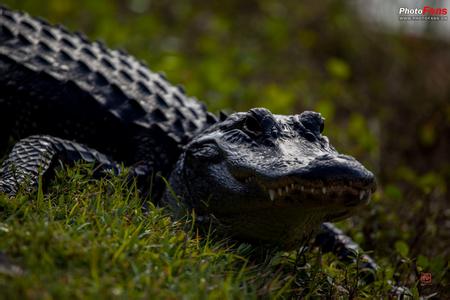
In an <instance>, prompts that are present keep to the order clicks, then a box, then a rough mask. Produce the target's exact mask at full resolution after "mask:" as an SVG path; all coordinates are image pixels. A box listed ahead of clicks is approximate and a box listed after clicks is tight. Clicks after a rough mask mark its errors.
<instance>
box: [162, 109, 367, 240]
mask: <svg viewBox="0 0 450 300" xmlns="http://www.w3.org/2000/svg"><path fill="white" fill-rule="evenodd" d="M323 129H324V119H323V118H322V117H321V115H320V114H319V113H316V112H311V111H305V112H303V113H302V114H300V115H291V116H284V115H273V114H272V113H271V112H270V111H268V110H267V109H263V108H255V109H251V110H250V111H248V112H246V113H235V114H232V115H230V116H229V117H228V118H226V119H225V120H224V121H222V122H219V123H217V124H215V125H213V126H211V127H210V128H208V129H206V130H205V131H204V132H202V133H201V134H200V135H199V136H197V137H196V138H195V139H194V140H192V141H191V142H190V143H189V144H188V145H187V146H186V149H185V151H184V153H183V154H182V155H181V157H180V159H179V161H178V162H177V166H176V169H175V170H174V171H173V173H172V174H171V177H170V187H171V188H169V189H167V191H166V193H165V196H164V198H163V201H164V202H165V203H166V204H167V205H169V207H172V208H173V209H175V210H176V211H181V210H183V208H188V209H192V210H195V213H196V215H197V216H200V217H201V218H202V217H203V218H205V217H213V218H214V220H217V221H218V223H219V224H222V225H223V228H226V229H227V231H229V232H230V233H231V234H232V235H233V236H235V237H237V238H239V239H242V240H246V241H262V242H265V243H273V244H278V245H281V246H283V247H292V246H294V245H295V244H296V243H297V242H299V241H300V240H304V239H305V238H308V237H309V236H310V235H311V234H312V232H313V231H314V230H315V229H316V228H318V227H319V225H320V224H321V223H323V222H326V221H337V220H341V219H344V218H346V217H348V216H350V215H352V214H354V213H355V211H356V210H357V209H358V208H360V207H362V206H364V205H365V204H367V203H368V201H369V199H370V196H371V193H373V192H374V190H375V180H374V176H373V174H372V173H371V172H369V171H368V170H367V169H365V168H364V167H363V166H362V165H361V164H360V163H359V162H358V161H356V160H355V159H354V158H352V157H350V156H347V155H342V154H339V153H338V152H337V151H336V150H335V149H334V148H333V146H331V145H330V144H329V141H328V138H327V137H325V136H323V135H322V134H321V133H322V131H323Z"/></svg>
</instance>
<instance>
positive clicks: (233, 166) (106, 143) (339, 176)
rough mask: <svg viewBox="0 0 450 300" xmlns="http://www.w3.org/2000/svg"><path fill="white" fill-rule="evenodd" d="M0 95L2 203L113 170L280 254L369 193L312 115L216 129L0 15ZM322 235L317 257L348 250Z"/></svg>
mask: <svg viewBox="0 0 450 300" xmlns="http://www.w3.org/2000/svg"><path fill="white" fill-rule="evenodd" d="M0 91H1V93H0V151H1V152H5V151H6V150H7V149H8V147H7V145H8V144H7V141H8V140H10V139H11V138H13V139H14V140H15V141H17V143H16V144H15V145H14V147H13V148H12V150H11V151H10V152H9V154H8V155H7V157H6V159H5V160H4V161H3V164H2V165H1V167H0V192H1V191H3V192H4V193H8V194H10V195H15V194H16V193H17V191H18V190H19V188H20V187H21V186H23V185H24V183H26V184H27V186H28V187H29V190H30V191H32V190H33V189H35V187H36V185H37V182H38V178H39V176H40V175H42V176H43V177H44V178H45V177H48V176H50V174H51V173H52V172H51V171H52V170H53V168H54V167H55V166H57V165H59V164H60V163H63V164H71V163H74V162H76V161H85V162H91V163H94V164H97V165H98V169H100V170H114V171H115V172H120V167H119V166H120V164H124V165H126V166H128V167H129V168H130V169H131V174H132V175H133V176H136V177H138V179H139V183H140V184H141V189H142V191H143V192H144V193H150V195H151V199H152V201H154V202H156V203H159V204H162V205H167V206H168V207H170V208H171V209H172V210H173V211H174V213H175V214H180V213H184V212H185V210H186V209H188V210H195V211H196V214H197V216H199V220H207V219H213V220H215V223H217V224H216V225H217V226H219V227H220V228H223V229H225V230H226V231H227V232H228V233H229V234H231V235H233V236H235V237H237V238H239V239H242V240H247V241H257V242H263V243H267V244H275V245H277V246H280V247H285V248H292V247H295V246H296V245H297V244H298V242H299V241H302V240H305V239H307V238H309V237H310V236H311V234H312V233H313V232H314V231H316V229H318V228H319V227H320V224H321V223H323V222H327V221H335V220H340V219H343V218H346V217H348V216H350V215H352V214H353V213H354V212H355V211H356V210H357V209H358V208H360V207H362V206H364V205H365V204H366V203H367V202H368V201H369V199H370V195H371V193H372V192H373V191H374V189H375V183H374V177H373V175H372V173H370V172H369V171H368V170H366V169H365V168H364V167H363V166H362V165H361V164H360V163H359V162H357V161H356V160H355V159H354V158H352V157H350V156H346V155H341V154H339V153H338V152H337V151H336V150H335V149H334V148H333V147H332V146H331V145H330V144H329V142H328V139H327V138H326V137H325V136H323V135H322V131H323V127H324V123H323V118H322V117H321V116H320V114H318V113H314V112H303V113H302V114H300V115H292V116H281V115H273V114H272V113H271V112H270V111H268V110H266V109H262V108H255V109H252V110H250V111H248V112H246V113H235V114H232V115H230V116H224V115H222V116H221V118H220V120H218V119H217V118H216V117H215V116H214V115H212V114H210V113H209V112H207V110H206V107H205V106H204V105H203V104H202V103H200V102H198V101H197V100H196V99H194V98H190V97H188V96H186V95H185V94H184V92H183V89H181V88H179V87H174V86H172V85H171V84H170V83H168V82H167V81H166V80H165V78H164V77H163V76H161V75H160V74H157V73H153V72H151V71H149V70H148V69H147V67H146V66H145V65H144V64H143V63H141V62H138V61H137V60H136V59H134V58H133V57H132V56H130V55H128V54H126V53H124V52H120V51H114V50H110V49H108V48H106V47H105V46H104V45H103V44H101V43H99V42H94V43H91V42H89V41H88V40H87V39H86V38H85V37H84V36H83V35H82V34H79V33H75V34H73V33H70V32H68V31H67V30H66V29H64V28H63V27H61V26H53V25H50V24H48V23H47V22H45V21H43V20H40V19H36V18H32V17H30V16H29V15H27V14H25V13H20V12H15V11H11V10H9V9H7V8H4V7H0ZM155 175H158V176H155ZM161 177H166V178H169V181H170V184H171V188H172V189H173V190H172V191H173V192H174V193H172V192H169V189H166V187H165V186H164V185H163V184H162V180H160V178H161ZM150 181H152V183H153V185H152V190H151V191H149V190H148V187H149V186H150V184H149V182H150ZM322 229H323V231H322V232H323V234H322V236H321V239H320V240H319V242H320V243H321V244H323V245H326V247H324V249H325V250H327V249H328V250H336V249H340V250H339V251H341V252H342V249H347V248H348V250H349V251H350V252H352V249H354V244H353V243H352V242H351V240H346V239H344V238H342V236H343V235H342V233H340V232H338V231H336V230H335V228H334V227H333V226H332V225H331V224H325V225H324V226H323V227H322ZM346 246H348V247H346ZM343 253H345V251H344V252H343ZM344 256H346V257H349V256H350V255H349V254H345V255H344ZM369 268H371V269H375V268H376V265H375V264H372V265H370V264H369Z"/></svg>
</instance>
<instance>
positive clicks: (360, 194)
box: [359, 191, 366, 200]
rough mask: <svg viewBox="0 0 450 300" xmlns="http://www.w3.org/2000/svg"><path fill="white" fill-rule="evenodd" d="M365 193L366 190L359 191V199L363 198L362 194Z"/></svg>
mask: <svg viewBox="0 0 450 300" xmlns="http://www.w3.org/2000/svg"><path fill="white" fill-rule="evenodd" d="M365 194H366V192H365V191H361V192H360V193H359V200H362V199H363V198H364V195H365Z"/></svg>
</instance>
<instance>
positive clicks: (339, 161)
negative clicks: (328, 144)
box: [298, 154, 376, 192]
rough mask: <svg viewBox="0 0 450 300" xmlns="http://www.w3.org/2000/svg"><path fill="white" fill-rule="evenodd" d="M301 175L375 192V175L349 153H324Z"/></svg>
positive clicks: (305, 177) (301, 171)
mask: <svg viewBox="0 0 450 300" xmlns="http://www.w3.org/2000/svg"><path fill="white" fill-rule="evenodd" d="M298 175H299V176H301V177H302V178H304V179H308V180H321V181H323V182H327V183H335V184H339V183H342V184H349V185H351V186H354V187H358V188H361V189H367V190H370V191H371V192H374V191H375V189H376V181H375V176H374V175H373V173H372V172H370V171H369V170H367V169H366V168H365V167H364V166H363V165H362V164H361V163H360V162H358V161H357V160H356V159H355V158H353V157H351V156H349V155H342V154H337V155H332V154H324V155H321V156H318V157H316V158H315V159H314V160H312V161H311V162H310V163H309V164H308V165H307V166H306V167H305V168H304V169H302V170H299V174H298Z"/></svg>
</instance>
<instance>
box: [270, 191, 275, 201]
mask: <svg viewBox="0 0 450 300" xmlns="http://www.w3.org/2000/svg"><path fill="white" fill-rule="evenodd" d="M269 197H270V200H271V201H273V200H275V191H274V190H269Z"/></svg>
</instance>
